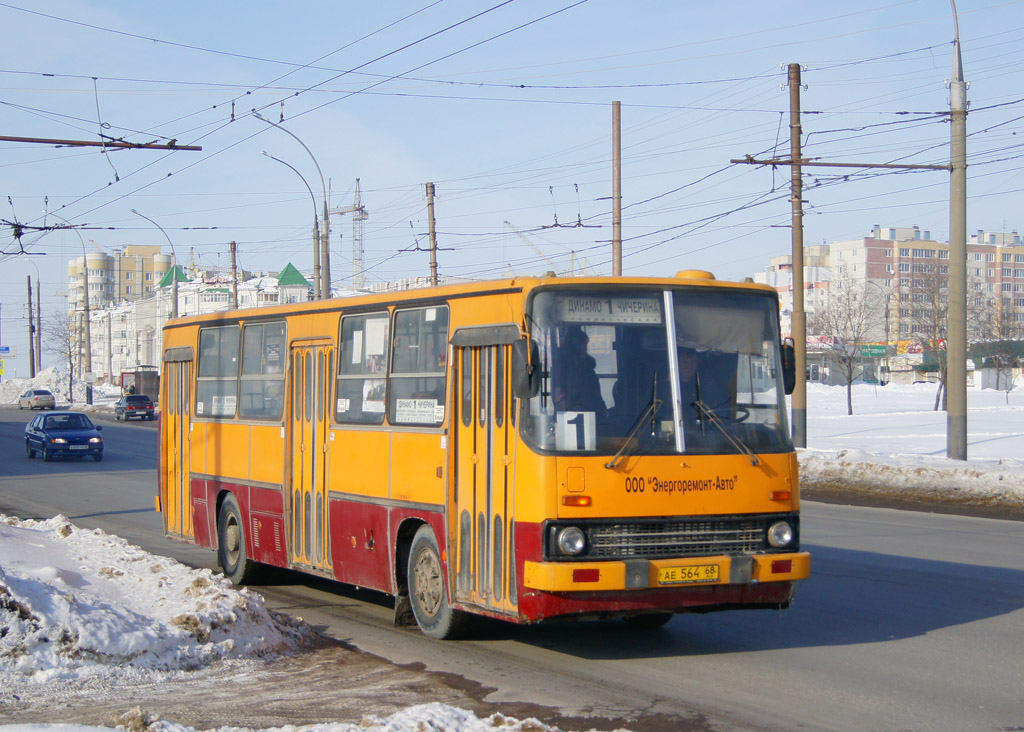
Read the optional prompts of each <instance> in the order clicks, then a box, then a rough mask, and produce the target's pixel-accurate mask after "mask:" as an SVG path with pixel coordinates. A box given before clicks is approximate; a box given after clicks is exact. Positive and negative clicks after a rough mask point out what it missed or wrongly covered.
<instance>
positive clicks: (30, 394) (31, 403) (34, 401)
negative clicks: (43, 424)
mask: <svg viewBox="0 0 1024 732" xmlns="http://www.w3.org/2000/svg"><path fill="white" fill-rule="evenodd" d="M56 408H57V400H56V399H54V397H53V392H51V391H50V390H49V389H29V390H28V391H26V392H25V393H24V394H22V395H21V396H20V397H18V409H56Z"/></svg>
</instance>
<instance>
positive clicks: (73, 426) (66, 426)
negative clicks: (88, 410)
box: [43, 414, 92, 430]
mask: <svg viewBox="0 0 1024 732" xmlns="http://www.w3.org/2000/svg"><path fill="white" fill-rule="evenodd" d="M43 427H44V428H45V429H48V430H90V429H92V422H90V421H89V418H88V417H86V416H85V415H82V414H55V415H53V416H51V417H47V418H46V422H44V423H43Z"/></svg>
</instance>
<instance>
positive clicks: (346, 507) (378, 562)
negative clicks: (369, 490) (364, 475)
mask: <svg viewBox="0 0 1024 732" xmlns="http://www.w3.org/2000/svg"><path fill="white" fill-rule="evenodd" d="M328 511H329V513H330V522H329V523H328V526H330V532H331V563H332V564H333V565H334V577H335V579H337V580H339V581H340V582H346V583H349V584H353V585H358V586H360V587H366V588H368V589H371V590H381V591H383V592H392V591H393V583H392V580H391V561H390V557H391V555H392V550H391V548H390V544H391V540H390V536H389V535H388V509H387V508H385V507H384V506H378V505H374V504H372V503H357V502H355V501H342V500H332V501H331V502H330V508H329V509H328Z"/></svg>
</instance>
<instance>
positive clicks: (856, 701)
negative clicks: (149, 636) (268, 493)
mask: <svg viewBox="0 0 1024 732" xmlns="http://www.w3.org/2000/svg"><path fill="white" fill-rule="evenodd" d="M25 421H27V413H19V412H18V411H17V410H16V409H15V410H9V409H8V410H5V409H0V440H2V441H3V443H4V444H5V445H14V446H16V447H17V449H11V450H6V449H5V453H7V454H9V455H10V458H9V459H8V460H5V461H4V464H3V466H0V512H3V513H10V514H14V515H18V516H37V517H43V518H48V517H50V516H52V515H54V514H55V513H63V514H65V515H67V516H69V517H70V518H71V519H72V520H73V521H74V522H75V523H76V524H78V525H80V526H83V527H87V528H92V527H98V528H102V529H104V530H105V531H109V532H112V533H116V534H119V535H122V536H125V537H126V538H128V539H130V540H131V541H133V542H135V543H137V544H139V545H140V546H143V547H144V548H145V549H147V550H149V551H152V552H156V553H160V554H166V555H172V556H175V557H176V558H178V559H179V560H180V561H184V562H186V563H189V564H193V565H197V566H205V567H212V566H214V562H215V557H214V555H213V552H209V551H206V550H199V549H195V548H193V547H190V546H187V545H183V544H180V543H177V542H171V541H169V540H166V539H164V538H163V537H162V535H161V533H160V526H161V523H160V516H159V515H158V514H156V513H155V512H154V510H153V495H154V493H155V477H154V476H155V469H156V456H155V444H156V440H155V431H154V430H153V428H152V426H151V424H149V423H132V424H129V425H122V424H117V423H114V422H113V421H112V420H111V421H109V422H103V424H104V437H105V438H106V444H107V456H106V457H105V459H104V461H103V462H102V463H93V462H92V461H88V460H86V461H81V462H77V461H76V462H68V463H60V462H55V463H43V462H42V461H40V460H38V459H37V460H32V461H30V460H27V459H26V458H25V456H24V450H23V449H22V447H21V445H20V443H19V442H18V441H19V440H20V439H21V438H20V431H21V429H22V426H23V424H24V422H25ZM801 524H802V536H803V542H804V546H805V548H807V549H809V550H810V552H811V553H812V556H813V560H812V576H811V578H810V579H809V580H807V581H805V582H804V583H803V584H802V585H801V587H800V589H799V591H798V595H797V601H796V604H795V605H794V606H793V607H792V608H791V609H789V610H787V611H785V612H764V611H758V612H730V613H717V614H709V615H687V616H678V617H676V618H675V619H673V620H672V621H671V622H670V623H669V624H668V625H667V626H665V627H664V628H662V629H660V630H658V631H654V632H648V633H636V632H627V631H626V629H625V627H624V624H623V623H621V622H591V623H557V624H550V625H542V626H537V627H515V626H510V625H507V624H503V623H496V622H486V623H481V624H480V625H479V627H478V628H477V629H476V633H475V635H474V636H473V637H471V638H470V639H468V640H465V641H459V642H442V641H434V640H431V639H428V638H426V637H424V636H422V635H420V634H419V633H418V632H416V631H415V630H410V629H397V628H394V627H393V626H392V624H391V620H392V610H391V607H390V604H389V602H388V600H387V598H385V597H382V596H379V595H376V594H373V593H365V592H359V591H357V590H354V589H351V588H344V587H341V586H338V585H335V584H332V583H326V582H322V581H316V580H312V579H308V580H307V579H305V578H301V577H298V576H296V575H294V574H291V573H276V574H275V575H274V576H273V579H272V580H271V582H270V583H268V584H266V585H263V586H260V587H258V588H257V589H258V590H259V591H260V592H261V593H263V594H264V595H265V596H266V597H267V600H268V603H269V604H270V605H271V606H273V607H277V608H279V609H281V610H283V611H286V612H290V613H294V614H297V615H300V616H302V617H303V618H304V619H306V620H307V621H308V622H310V623H311V624H312V625H314V627H316V628H318V629H320V630H323V631H324V632H325V633H327V634H329V635H330V636H332V637H333V638H336V639H339V640H341V641H343V642H345V643H347V644H350V645H351V646H353V647H355V648H358V649H361V650H363V651H366V652H369V653H371V654H376V655H377V656H379V657H381V658H383V659H386V660H388V661H390V662H393V663H394V664H399V665H400V666H398V667H397V668H403V669H404V670H406V671H408V670H409V669H413V670H417V671H420V670H422V671H423V672H438V673H439V674H440V675H435V676H434V677H433V678H434V680H435V681H436V683H437V684H438V685H445V686H446V687H448V688H460V689H462V690H463V691H464V692H465V693H466V694H468V695H469V696H471V697H473V698H474V699H475V700H476V701H477V702H478V705H477V704H475V705H474V707H475V708H476V709H478V710H479V709H490V710H491V711H499V710H500V711H503V712H505V713H507V714H512V715H515V716H520V717H521V716H524V715H525V713H529V714H532V715H533V716H537V717H538V718H540V719H542V720H544V721H548V722H550V723H554V724H558V725H559V726H561V727H562V728H563V729H586V728H588V727H591V726H593V727H596V728H598V729H612V728H614V727H616V726H623V727H628V728H629V729H632V730H637V731H638V732H644V731H646V730H668V729H672V730H718V731H725V730H794V729H798V728H803V729H813V730H836V731H846V730H851V731H852V730H857V731H858V732H859V731H862V730H893V731H895V730H972V731H977V730H1006V729H1022V728H1024V654H1022V653H1021V650H1020V649H1021V638H1022V637H1024V523H1022V522H1019V521H1004V520H995V519H988V518H980V517H974V516H958V515H951V514H938V513H925V512H919V511H903V510H894V509H889V508H875V507H862V506H844V505H836V504H825V503H818V502H811V501H808V502H805V504H804V509H803V520H802V522H801ZM339 683H341V684H342V685H343V683H344V682H343V680H339ZM426 686H427V688H429V687H430V685H429V684H428V685H426ZM427 693H428V694H430V693H436V694H437V695H438V696H440V695H441V694H440V692H427ZM427 700H429V699H426V698H425V699H423V701H427ZM478 714H479V711H478ZM581 718H584V719H581ZM224 723H225V724H226V723H228V722H226V721H225V722H224Z"/></svg>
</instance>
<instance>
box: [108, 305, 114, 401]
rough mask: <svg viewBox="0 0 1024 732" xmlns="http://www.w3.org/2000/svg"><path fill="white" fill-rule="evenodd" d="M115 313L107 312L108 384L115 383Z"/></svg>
mask: <svg viewBox="0 0 1024 732" xmlns="http://www.w3.org/2000/svg"><path fill="white" fill-rule="evenodd" d="M113 320H114V312H113V311H112V310H107V384H108V385H110V384H113V383H114V332H113V331H114V324H113V322H112V321H113Z"/></svg>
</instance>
